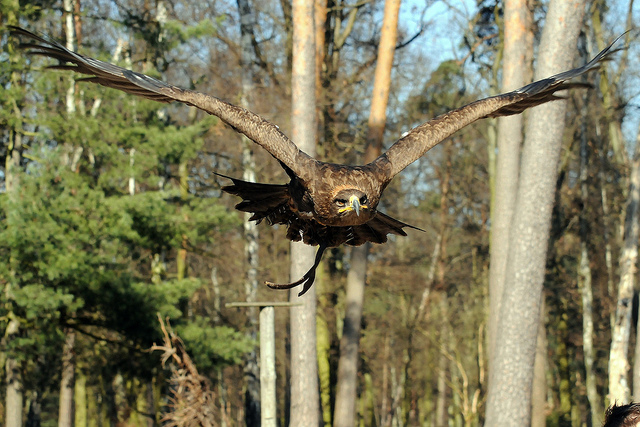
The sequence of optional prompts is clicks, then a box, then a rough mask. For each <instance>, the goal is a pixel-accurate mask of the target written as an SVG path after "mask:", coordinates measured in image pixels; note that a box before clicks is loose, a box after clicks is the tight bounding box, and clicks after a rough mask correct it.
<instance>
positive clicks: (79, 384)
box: [73, 366, 94, 427]
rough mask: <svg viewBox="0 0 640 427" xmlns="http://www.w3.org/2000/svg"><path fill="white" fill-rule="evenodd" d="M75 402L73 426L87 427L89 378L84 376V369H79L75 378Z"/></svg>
mask: <svg viewBox="0 0 640 427" xmlns="http://www.w3.org/2000/svg"><path fill="white" fill-rule="evenodd" d="M76 367H77V366H76ZM73 400H74V402H75V405H74V412H75V413H74V423H73V425H74V426H75V427H87V426H88V417H89V414H88V399H87V376H86V375H85V374H84V372H83V371H82V369H79V368H78V373H77V375H76V378H75V384H74V392H73ZM92 415H94V414H92Z"/></svg>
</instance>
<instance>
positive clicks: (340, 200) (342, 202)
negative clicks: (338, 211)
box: [333, 199, 347, 207]
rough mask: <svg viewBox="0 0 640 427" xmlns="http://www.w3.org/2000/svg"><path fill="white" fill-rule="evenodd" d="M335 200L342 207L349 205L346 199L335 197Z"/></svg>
mask: <svg viewBox="0 0 640 427" xmlns="http://www.w3.org/2000/svg"><path fill="white" fill-rule="evenodd" d="M333 202H334V203H335V204H336V205H338V206H340V207H343V206H346V205H347V201H346V200H345V199H335V200H334V201H333Z"/></svg>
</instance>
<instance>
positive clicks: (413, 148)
mask: <svg viewBox="0 0 640 427" xmlns="http://www.w3.org/2000/svg"><path fill="white" fill-rule="evenodd" d="M620 37H622V36H619V37H618V38H617V39H616V40H615V41H614V42H613V43H611V44H610V45H609V46H608V47H607V48H605V49H603V50H602V51H601V52H600V53H598V54H597V55H596V56H595V57H594V58H593V59H592V60H591V61H589V62H588V63H587V64H585V65H583V66H582V67H578V68H574V69H573V70H569V71H565V72H563V73H560V74H556V75H555V76H552V77H548V78H546V79H542V80H538V81H537V82H533V83H530V84H528V85H527V86H524V87H522V88H520V89H517V90H514V91H513V92H509V93H505V94H502V95H497V96H492V97H490V98H485V99H481V100H479V101H475V102H472V103H471V104H467V105H465V106H464V107H461V108H458V109H456V110H453V111H450V112H448V113H445V114H442V115H440V116H438V117H436V118H435V119H433V120H430V121H428V122H426V123H423V124H421V125H420V126H417V127H415V128H413V129H412V130H411V131H409V132H408V133H407V134H406V135H405V136H403V137H402V138H401V139H399V140H398V141H396V142H395V143H394V144H393V145H392V146H391V148H389V150H387V152H386V153H384V154H382V155H381V156H380V157H378V158H377V159H376V160H374V162H373V164H374V165H376V166H377V167H378V169H379V170H383V171H384V174H385V175H386V178H387V180H391V178H393V177H394V176H395V175H396V174H398V173H399V172H400V171H402V170H403V169H404V168H406V167H407V166H409V165H410V164H411V163H413V162H415V161H416V160H418V159H419V158H420V157H422V156H423V155H424V154H425V153H426V152H427V151H429V150H430V149H432V148H433V147H435V146H436V145H438V144H439V143H440V142H442V141H444V140H445V139H446V138H448V137H449V136H451V135H452V134H453V133H455V132H457V131H458V130H460V129H462V128H463V127H465V126H467V125H469V124H471V123H473V122H475V121H476V120H479V119H483V118H486V117H499V116H510V115H513V114H519V113H522V112H523V111H524V110H526V109H527V108H531V107H535V106H536V105H540V104H544V103H545V102H549V101H554V100H557V99H562V97H560V96H557V95H555V93H556V92H557V91H560V90H563V89H570V88H573V87H589V86H590V85H588V84H585V83H569V82H567V80H570V79H572V78H574V77H577V76H579V75H581V74H584V73H586V72H588V71H591V70H594V69H596V68H598V66H599V65H600V63H601V62H602V61H605V60H607V59H608V58H607V57H608V55H610V54H611V53H613V52H616V50H611V47H612V46H613V45H614V44H615V43H616V42H617V41H618V39H620Z"/></svg>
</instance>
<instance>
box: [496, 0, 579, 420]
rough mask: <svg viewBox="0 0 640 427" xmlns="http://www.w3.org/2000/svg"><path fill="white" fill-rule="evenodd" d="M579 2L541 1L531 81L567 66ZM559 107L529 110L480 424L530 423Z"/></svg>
mask: <svg viewBox="0 0 640 427" xmlns="http://www.w3.org/2000/svg"><path fill="white" fill-rule="evenodd" d="M584 9H585V2H584V1H578V0H576V1H558V0H552V1H551V2H550V3H549V10H548V12H547V16H546V22H545V27H544V30H543V33H542V41H541V44H540V50H539V53H538V64H537V67H536V75H535V77H534V79H536V80H537V79H540V78H544V77H547V76H549V75H553V74H554V73H557V72H559V71H561V70H564V69H568V68H571V65H572V59H573V52H574V51H575V46H576V41H577V37H578V31H579V28H580V26H581V25H582V17H583V16H584ZM565 111H566V103H565V102H564V101H558V102H552V103H549V104H545V105H543V106H540V107H537V108H535V109H533V110H531V111H530V112H529V121H528V124H527V128H526V141H525V144H524V150H523V154H522V166H521V173H520V182H519V185H518V193H517V197H516V204H515V210H514V214H513V220H512V224H511V228H510V231H509V241H510V242H509V243H510V246H509V256H508V258H507V266H506V274H505V284H504V293H503V299H502V306H501V310H500V318H499V321H498V325H497V328H496V337H499V339H496V343H495V344H496V347H495V349H494V354H493V356H492V363H491V366H492V368H491V374H490V375H491V376H490V387H489V396H488V401H487V417H486V425H501V426H510V425H513V426H520V425H528V424H529V423H530V422H531V385H532V381H533V366H534V360H535V348H536V338H537V335H538V321H539V315H540V302H541V299H542V283H543V280H544V273H545V261H546V253H547V243H548V238H549V229H550V225H551V212H552V208H553V202H554V195H555V184H556V176H557V165H558V161H559V156H560V147H561V142H562V134H563V130H564V122H565Z"/></svg>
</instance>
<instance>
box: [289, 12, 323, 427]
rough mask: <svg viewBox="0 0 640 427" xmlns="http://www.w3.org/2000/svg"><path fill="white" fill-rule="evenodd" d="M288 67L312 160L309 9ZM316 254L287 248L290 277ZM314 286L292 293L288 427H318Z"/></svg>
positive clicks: (295, 133) (297, 246)
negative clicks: (297, 304) (289, 250)
mask: <svg viewBox="0 0 640 427" xmlns="http://www.w3.org/2000/svg"><path fill="white" fill-rule="evenodd" d="M292 13H293V66H292V72H291V101H292V102H291V110H292V111H291V120H292V130H291V137H292V139H293V140H294V141H296V144H297V145H298V147H299V148H300V149H301V150H302V151H304V152H306V153H307V154H309V155H311V156H313V155H315V151H316V150H315V145H316V131H317V130H316V113H315V93H316V92H315V44H314V17H313V15H314V4H313V1H312V0H294V1H293V12H292ZM315 249H316V248H314V247H312V246H308V245H305V244H303V243H300V242H292V243H291V277H292V278H298V277H301V276H302V275H304V273H305V272H306V271H307V270H308V268H309V266H310V265H311V264H312V263H313V260H314V255H315ZM315 289H316V288H315V286H312V287H311V289H310V290H309V291H308V292H307V293H306V294H304V296H302V297H300V298H299V297H298V293H299V292H300V290H299V289H296V288H294V289H292V291H291V301H293V302H301V303H302V304H303V305H302V306H295V307H292V308H291V411H290V417H291V418H290V421H289V425H292V426H317V425H318V423H319V420H320V407H319V401H320V396H319V393H318V361H317V354H316V291H315Z"/></svg>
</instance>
